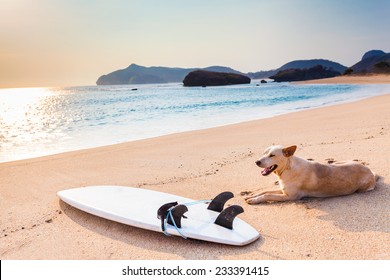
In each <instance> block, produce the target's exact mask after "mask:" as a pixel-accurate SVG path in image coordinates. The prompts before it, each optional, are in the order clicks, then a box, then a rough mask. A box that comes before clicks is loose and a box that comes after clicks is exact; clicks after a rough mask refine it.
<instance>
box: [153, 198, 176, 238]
mask: <svg viewBox="0 0 390 280" xmlns="http://www.w3.org/2000/svg"><path fill="white" fill-rule="evenodd" d="M176 205H177V202H169V203H166V204H164V205H163V206H161V207H160V208H158V210H157V218H158V219H160V220H161V230H162V231H165V227H164V220H165V218H166V217H167V214H168V210H169V209H171V208H172V207H173V206H176Z"/></svg>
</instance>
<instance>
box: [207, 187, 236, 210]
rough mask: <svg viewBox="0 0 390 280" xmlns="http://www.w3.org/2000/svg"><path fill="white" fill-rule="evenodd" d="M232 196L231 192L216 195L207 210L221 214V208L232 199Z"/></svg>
mask: <svg viewBox="0 0 390 280" xmlns="http://www.w3.org/2000/svg"><path fill="white" fill-rule="evenodd" d="M233 197H234V194H233V193H231V192H223V193H220V194H219V195H217V196H216V197H215V198H214V199H213V200H212V201H211V202H210V205H209V207H207V209H209V210H212V211H216V212H222V210H223V207H224V206H225V203H226V201H228V200H229V199H231V198H233Z"/></svg>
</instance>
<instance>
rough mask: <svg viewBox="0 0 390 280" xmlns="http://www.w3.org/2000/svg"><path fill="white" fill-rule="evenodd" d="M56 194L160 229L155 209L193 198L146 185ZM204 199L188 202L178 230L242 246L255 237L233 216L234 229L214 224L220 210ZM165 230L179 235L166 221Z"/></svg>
mask: <svg viewBox="0 0 390 280" xmlns="http://www.w3.org/2000/svg"><path fill="white" fill-rule="evenodd" d="M57 195H58V196H59V197H60V199H61V200H63V201H64V202H66V203H67V204H69V205H71V206H73V207H75V208H77V209H80V210H82V211H85V212H87V213H90V214H92V215H96V216H99V217H102V218H105V219H108V220H112V221H115V222H119V223H122V224H126V225H130V226H134V227H139V228H143V229H147V230H152V231H157V232H162V229H161V220H160V219H159V218H158V217H157V211H158V209H159V208H160V207H161V206H162V205H164V204H166V203H170V202H178V204H186V203H191V202H194V200H192V199H189V198H185V197H181V196H177V195H173V194H168V193H163V192H158V191H153V190H147V189H140V188H133V187H122V186H89V187H82V188H74V189H68V190H63V191H59V192H58V193H57ZM207 206H208V205H207V204H206V203H199V204H194V205H191V206H188V211H187V212H186V213H185V216H186V217H187V218H183V219H181V228H180V229H179V230H180V232H181V234H183V235H184V236H186V237H187V238H192V239H199V240H204V241H209V242H216V243H222V244H229V245H236V246H243V245H247V244H249V243H251V242H253V241H255V240H257V239H258V238H259V237H260V235H259V233H258V232H257V230H256V229H254V228H253V227H252V226H250V225H249V224H247V223H246V222H244V221H243V220H241V219H240V218H235V219H234V221H233V229H228V228H225V227H222V226H220V225H217V224H215V223H214V221H215V220H216V219H217V217H218V215H219V214H220V213H219V212H215V211H211V210H208V209H207ZM166 233H168V234H169V235H175V236H180V235H181V234H180V233H179V232H178V230H177V229H176V228H175V227H174V226H173V225H170V224H167V225H166Z"/></svg>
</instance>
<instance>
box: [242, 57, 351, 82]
mask: <svg viewBox="0 0 390 280" xmlns="http://www.w3.org/2000/svg"><path fill="white" fill-rule="evenodd" d="M317 65H321V66H322V67H323V68H326V69H329V70H334V71H337V72H340V73H344V71H345V70H346V69H347V67H346V66H344V65H341V64H340V63H337V62H333V61H331V60H327V59H308V60H294V61H290V62H288V63H286V64H284V65H282V66H281V67H279V68H278V69H275V70H270V71H260V72H255V73H248V75H249V77H251V78H252V79H263V78H268V77H270V76H273V75H275V74H276V73H278V72H280V71H283V70H287V69H308V68H312V67H315V66H317Z"/></svg>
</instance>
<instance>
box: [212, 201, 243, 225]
mask: <svg viewBox="0 0 390 280" xmlns="http://www.w3.org/2000/svg"><path fill="white" fill-rule="evenodd" d="M243 212H244V209H243V208H242V207H241V206H239V205H232V206H229V207H228V208H226V209H225V210H223V211H222V212H221V213H220V214H219V215H218V217H217V219H216V220H215V222H214V223H215V224H217V225H219V226H221V227H224V228H227V229H233V221H234V218H235V217H236V216H237V215H239V214H241V213H243Z"/></svg>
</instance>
